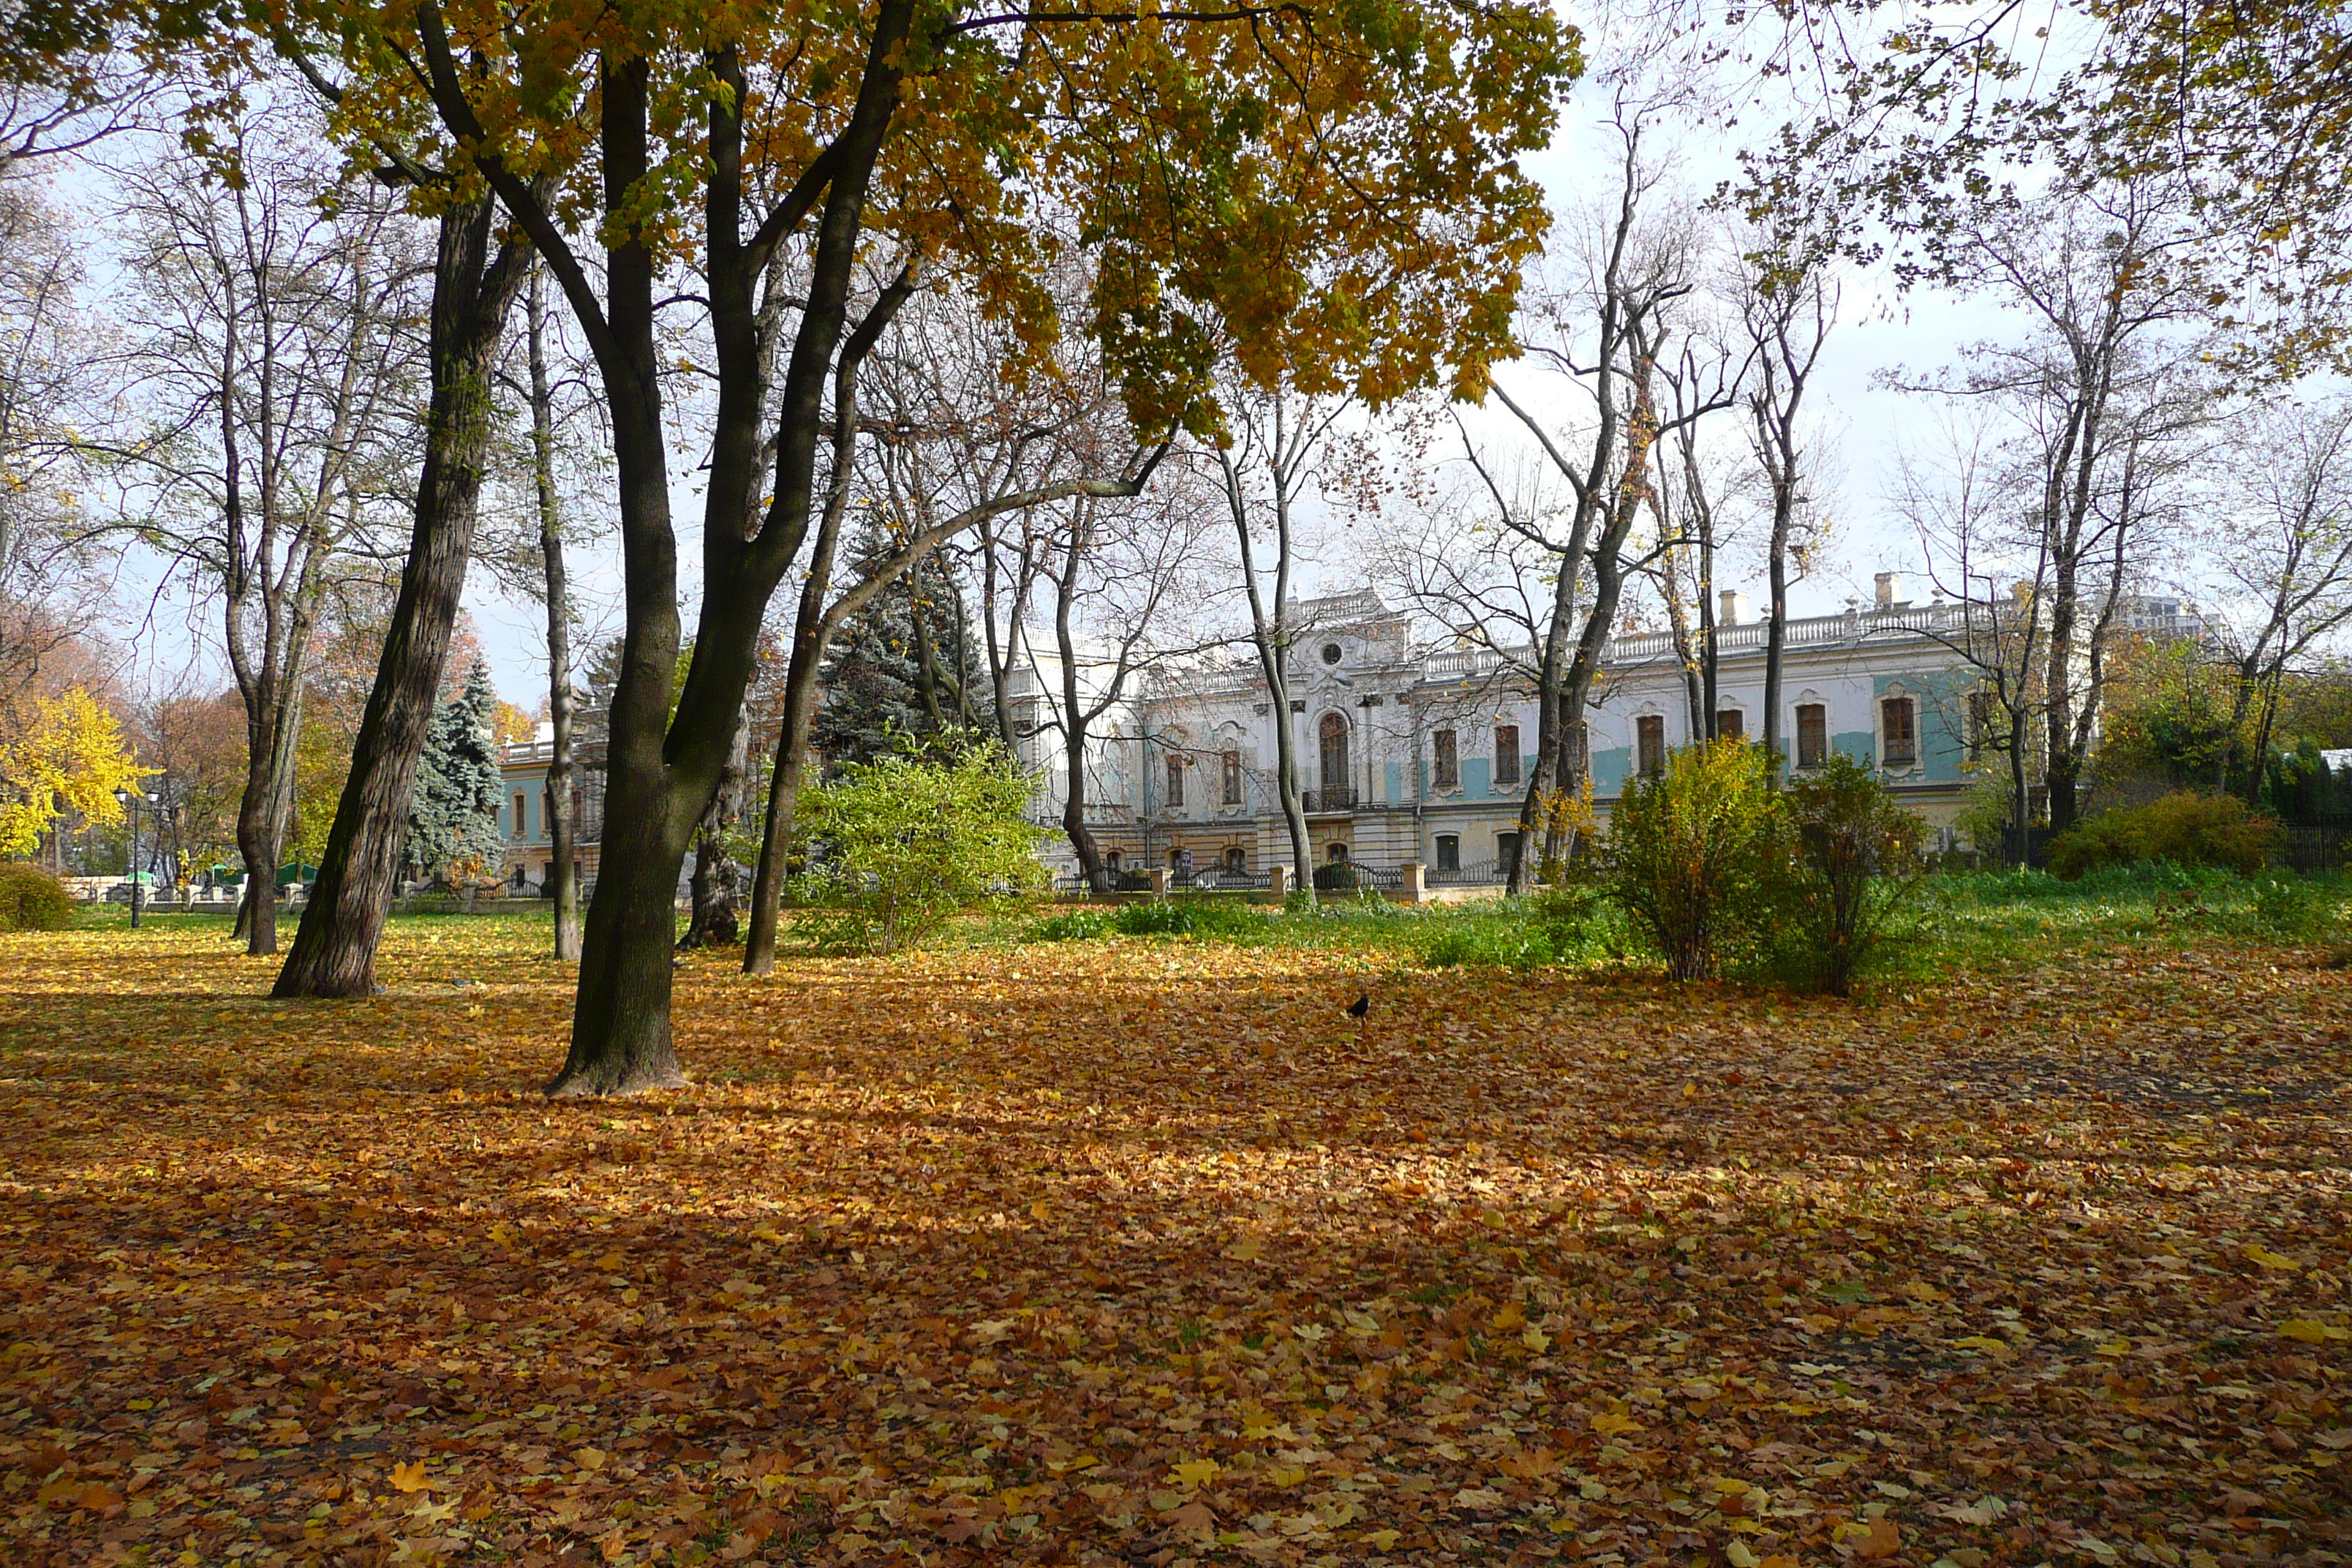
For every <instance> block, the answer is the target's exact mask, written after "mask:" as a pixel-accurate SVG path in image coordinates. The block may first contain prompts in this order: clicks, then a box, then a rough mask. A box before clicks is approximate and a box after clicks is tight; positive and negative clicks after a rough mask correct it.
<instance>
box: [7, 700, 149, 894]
mask: <svg viewBox="0 0 2352 1568" xmlns="http://www.w3.org/2000/svg"><path fill="white" fill-rule="evenodd" d="M152 772H153V770H152V769H150V768H142V767H141V766H140V765H139V764H138V763H136V762H135V761H133V760H132V758H131V749H130V747H128V746H126V745H125V744H124V743H123V741H122V724H121V721H120V720H118V719H116V718H115V716H114V715H113V714H112V713H110V712H108V711H107V710H105V709H104V708H102V707H100V706H99V704H98V702H97V701H96V700H94V699H93V698H92V697H91V696H90V694H89V692H87V691H85V690H83V689H81V688H80V687H79V686H77V687H75V688H73V689H71V690H69V691H68V692H67V693H66V694H65V695H64V696H62V697H59V698H57V699H55V700H51V699H49V698H46V697H44V698H42V699H40V700H39V701H38V702H37V704H36V705H35V711H34V715H33V722H32V725H31V727H30V728H29V729H27V730H26V732H25V734H24V735H23V736H22V737H21V738H20V739H18V740H17V741H16V742H14V743H12V744H10V745H8V746H5V747H0V795H5V799H0V855H29V854H31V853H32V851H33V849H34V848H35V847H37V845H38V844H39V843H40V841H41V835H42V834H44V833H46V832H47V831H48V828H49V826H50V824H52V823H54V822H56V821H57V820H58V819H59V818H60V817H63V816H68V815H72V816H79V817H80V818H81V819H82V820H83V821H85V822H95V823H115V822H120V821H121V820H122V804H121V802H120V801H118V800H116V799H115V798H114V792H115V791H116V790H119V789H131V788H133V787H135V786H136V785H137V784H139V782H140V781H141V780H142V779H144V778H145V777H147V776H148V775H149V774H150V773H152Z"/></svg>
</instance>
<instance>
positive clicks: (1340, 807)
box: [1298, 784, 1356, 816]
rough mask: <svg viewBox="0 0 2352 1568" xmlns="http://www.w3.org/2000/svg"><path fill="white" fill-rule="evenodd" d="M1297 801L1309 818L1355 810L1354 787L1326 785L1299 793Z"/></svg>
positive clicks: (1351, 785)
mask: <svg viewBox="0 0 2352 1568" xmlns="http://www.w3.org/2000/svg"><path fill="white" fill-rule="evenodd" d="M1298 799H1299V805H1301V806H1302V807H1303V808H1304V809H1305V810H1306V812H1307V815H1308V816H1318V815H1325V814H1328V813H1331V812H1336V811H1353V810H1355V809H1356V786H1355V785H1353V784H1326V785H1325V786H1324V787H1323V788H1321V789H1309V790H1301V791H1299V793H1298Z"/></svg>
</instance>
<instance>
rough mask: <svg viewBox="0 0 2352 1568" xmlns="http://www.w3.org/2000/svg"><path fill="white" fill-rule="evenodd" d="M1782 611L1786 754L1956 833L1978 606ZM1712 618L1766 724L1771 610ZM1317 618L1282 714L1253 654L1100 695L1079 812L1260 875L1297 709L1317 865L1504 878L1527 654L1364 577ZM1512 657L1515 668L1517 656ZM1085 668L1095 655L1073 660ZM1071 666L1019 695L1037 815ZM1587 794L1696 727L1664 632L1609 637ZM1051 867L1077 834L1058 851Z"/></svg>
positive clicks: (1273, 848)
mask: <svg viewBox="0 0 2352 1568" xmlns="http://www.w3.org/2000/svg"><path fill="white" fill-rule="evenodd" d="M1896 591H1897V580H1896V579H1895V578H1894V577H1893V576H1892V574H1887V575H1885V576H1882V578H1881V580H1880V584H1879V594H1878V598H1877V602H1876V603H1875V604H1874V605H1872V606H1871V607H1869V608H1867V609H1863V608H1859V607H1857V608H1855V609H1853V610H1849V611H1847V612H1845V613H1843V614H1842V615H1832V616H1809V617H1806V618H1804V619H1801V620H1791V621H1790V623H1789V626H1788V637H1787V643H1786V651H1785V654H1784V662H1783V665H1782V671H1781V679H1782V689H1783V693H1784V695H1783V698H1782V701H1783V703H1784V710H1783V712H1782V715H1781V726H1780V728H1781V733H1782V735H1783V737H1784V741H1783V744H1784V746H1785V747H1787V748H1788V749H1789V750H1790V752H1792V756H1791V762H1792V765H1793V766H1794V767H1795V768H1796V769H1798V770H1800V771H1801V770H1804V769H1807V768H1811V767H1816V766H1819V765H1821V763H1823V762H1824V761H1826V760H1827V758H1828V757H1829V756H1831V755H1832V753H1843V754H1844V755H1847V756H1851V757H1853V758H1855V759H1856V760H1858V761H1860V762H1861V763H1864V764H1865V765H1866V766H1868V767H1870V768H1872V769H1873V770H1874V771H1875V772H1877V773H1878V774H1879V775H1880V776H1881V777H1882V778H1884V779H1885V781H1886V782H1887V783H1888V784H1889V785H1890V786H1891V787H1892V788H1893V789H1894V791H1895V795H1896V796H1897V798H1898V799H1900V800H1901V801H1902V802H1903V804H1904V805H1906V807H1907V808H1909V809H1910V810H1913V811H1916V812H1917V813H1919V814H1920V815H1921V816H1924V817H1925V818H1926V819H1927V821H1928V822H1929V823H1930V824H1931V825H1933V826H1937V827H1938V828H1939V829H1942V830H1943V832H1942V837H1944V839H1945V841H1946V842H1950V841H1951V837H1952V836H1951V833H1950V830H1949V825H1950V823H1951V822H1952V820H1953V818H1954V817H1955V816H1957V815H1958V812H1959V811H1960V810H1961V808H1962V807H1963V805H1965V804H1966V802H1967V798H1968V795H1969V788H1970V786H1971V784H1973V782H1974V779H1973V775H1972V773H1970V772H1969V762H1970V746H1971V742H1970V738H1969V727H1970V720H1969V693H1970V692H1971V691H1972V690H1973V689H1975V685H1976V682H1975V680H1974V678H1973V673H1972V672H1971V671H1970V670H1969V668H1968V666H1967V664H1966V661H1965V660H1964V659H1963V658H1961V657H1960V656H1959V654H1958V652H1956V651H1955V648H1954V646H1953V645H1954V643H1956V642H1958V641H1959V640H1961V639H1963V638H1964V637H1965V636H1966V632H1967V621H1966V612H1965V611H1964V610H1963V609H1962V608H1961V607H1960V606H1958V605H1948V604H1942V603H1936V604H1928V605H1915V604H1913V603H1911V602H1909V601H1907V600H1898V599H1897V598H1896V597H1895V592H1896ZM1724 611H1725V619H1724V620H1723V621H1720V622H1719V623H1718V625H1717V632H1716V637H1717V648H1718V651H1719V671H1718V693H1717V711H1718V713H1719V715H1720V720H1719V728H1720V730H1721V731H1723V732H1724V733H1727V734H1740V735H1745V736H1747V737H1748V738H1750V739H1754V738H1756V737H1759V736H1760V735H1761V734H1762V732H1763V728H1764V725H1763V711H1762V703H1763V697H1764V692H1763V685H1764V641H1765V633H1766V631H1767V629H1768V628H1767V627H1766V626H1765V625H1763V624H1762V623H1760V622H1757V621H1752V620H1748V619H1746V618H1745V617H1744V616H1743V615H1742V613H1741V605H1740V603H1739V600H1738V596H1737V595H1725V596H1724ZM1293 618H1294V619H1295V620H1297V621H1298V622H1301V623H1304V624H1307V625H1309V626H1314V627H1315V628H1317V629H1316V630H1314V631H1313V632H1312V633H1311V634H1310V635H1308V636H1307V637H1304V638H1303V639H1302V640H1301V641H1300V642H1299V644H1298V645H1297V648H1296V650H1295V657H1296V662H1295V664H1294V666H1293V668H1292V669H1291V672H1290V685H1291V698H1290V711H1289V712H1288V713H1286V714H1276V713H1275V712H1273V710H1272V704H1271V703H1270V701H1269V700H1268V699H1267V696H1266V691H1265V682H1264V680H1263V679H1262V678H1261V677H1260V675H1259V672H1258V670H1257V668H1256V665H1255V659H1254V658H1250V659H1244V660H1236V661H1234V663H1233V664H1232V665H1231V666H1229V667H1227V668H1224V669H1223V671H1222V672H1211V673H1207V674H1201V673H1197V672H1196V673H1192V674H1190V675H1186V676H1181V677H1179V676H1171V675H1154V676H1152V677H1150V679H1144V680H1142V681H1141V682H1140V683H1139V687H1138V689H1137V690H1136V692H1135V693H1134V695H1133V696H1132V697H1131V698H1130V699H1129V700H1126V701H1124V702H1122V703H1120V704H1119V705H1118V706H1117V707H1116V708H1115V709H1114V710H1112V711H1111V712H1109V713H1108V714H1106V716H1105V718H1104V719H1103V720H1102V721H1100V723H1099V725H1098V727H1097V728H1098V731H1099V733H1098V734H1097V736H1096V737H1095V738H1093V740H1092V742H1091V744H1090V746H1089V752H1088V757H1087V796H1088V802H1087V823H1088V826H1090V827H1091V828H1092V829H1093V831H1094V832H1095V834H1096V836H1097V841H1098V842H1099V844H1100V846H1101V847H1102V848H1103V850H1104V851H1105V852H1106V856H1107V858H1110V859H1111V860H1112V863H1113V864H1114V865H1116V866H1118V867H1120V868H1130V869H1131V868H1144V867H1158V866H1167V867H1173V868H1180V869H1190V870H1192V871H1193V872H1194V873H1195V874H1196V875H1197V874H1199V873H1202V872H1206V871H1209V870H1211V869H1213V868H1216V869H1226V870H1231V871H1234V872H1252V873H1254V872H1256V871H1259V870H1261V869H1262V868H1265V867H1268V866H1272V865H1276V864H1287V863H1288V861H1289V858H1290V847H1289V833H1288V829H1287V827H1286V825H1285V823H1284V820H1283V817H1282V815H1281V808H1280V805H1279V801H1278V798H1277V795H1276V785H1275V769H1276V757H1275V726H1276V724H1281V723H1286V724H1288V725H1289V726H1290V727H1291V732H1292V737H1293V742H1294V744H1295V745H1296V747H1297V759H1298V764H1297V767H1298V781H1299V785H1300V789H1301V792H1302V795H1303V796H1304V804H1305V806H1306V811H1307V828H1308V834H1309V837H1310V839H1311V841H1312V846H1313V854H1314V858H1315V859H1316V861H1317V862H1318V864H1322V863H1327V862H1329V861H1335V860H1353V861H1357V862H1360V863H1363V864H1368V865H1373V866H1383V867H1385V866H1395V865H1399V864H1402V863H1404V862H1407V861H1414V860H1417V861H1419V862H1421V863H1422V864H1423V865H1424V866H1425V867H1427V868H1428V869H1429V875H1430V879H1431V881H1432V882H1433V883H1438V884H1443V883H1445V882H1448V881H1455V882H1477V881H1484V880H1496V879H1501V878H1502V877H1503V876H1504V875H1505V874H1506V873H1507V868H1508V866H1509V862H1510V858H1511V856H1512V853H1513V850H1514V847H1515V841H1516V836H1517V831H1518V811H1519V804H1520V801H1521V799H1522V797H1523V795H1524V794H1525V792H1526V789H1527V782H1528V774H1529V772H1530V770H1532V769H1533V767H1534V765H1535V751H1536V734H1537V731H1536V712H1535V703H1534V693H1533V691H1532V690H1531V689H1529V688H1528V682H1527V681H1526V679H1525V677H1524V674H1523V673H1521V672H1520V671H1518V670H1515V669H1514V668H1512V665H1513V663H1514V662H1515V661H1510V660H1507V659H1505V658H1502V657H1501V656H1499V655H1497V654H1496V653H1494V652H1492V651H1490V650H1486V649H1478V648H1460V649H1443V650H1432V649H1425V648H1424V649H1415V648H1413V647H1412V646H1411V643H1410V637H1409V626H1408V623H1407V621H1406V619H1405V617H1404V616H1402V615H1401V614H1399V613H1397V612H1395V611H1393V610H1391V609H1390V608H1389V607H1388V606H1386V605H1382V604H1381V601H1380V600H1379V599H1378V598H1377V596H1375V595H1372V594H1370V593H1358V594H1350V595H1338V596H1336V597H1333V598H1329V599H1324V600H1318V601H1311V602H1307V603H1303V604H1300V605H1297V606H1296V609H1295V611H1294V617H1293ZM1517 662H1518V663H1519V664H1520V665H1521V667H1522V668H1523V667H1524V661H1517ZM1080 675H1081V682H1080V684H1081V687H1082V689H1094V690H1097V691H1098V690H1099V689H1100V684H1099V682H1100V671H1099V670H1098V669H1095V668H1088V667H1087V665H1086V663H1085V661H1083V660H1082V661H1081V670H1080ZM1060 683H1061V675H1060V668H1059V662H1058V660H1057V659H1055V658H1053V657H1052V656H1051V655H1044V656H1041V657H1038V658H1033V659H1032V661H1031V668H1028V669H1025V670H1024V671H1022V672H1021V679H1017V680H1016V681H1015V683H1014V687H1013V711H1014V717H1015V719H1016V720H1017V721H1019V723H1020V725H1021V728H1022V730H1023V732H1024V734H1028V735H1030V736H1031V737H1032V740H1031V742H1028V743H1025V744H1024V760H1025V761H1027V762H1028V763H1030V764H1031V765H1033V766H1036V767H1039V768H1041V769H1042V770H1043V771H1042V773H1041V776H1040V784H1039V789H1038V794H1037V796H1036V798H1035V803H1034V815H1035V817H1036V820H1037V821H1038V822H1039V823H1040V824H1041V825H1045V826H1055V827H1058V826H1060V823H1061V819H1062V806H1063V803H1064V800H1065V798H1066V796H1065V795H1064V781H1063V776H1062V768H1063V764H1062V761H1061V747H1060V742H1059V737H1058V732H1057V725H1058V718H1057V716H1058V714H1059V711H1060V707H1061V699H1060ZM1586 725H1587V731H1586V744H1587V745H1588V746H1589V747H1590V748H1591V750H1590V756H1591V769H1592V779H1593V787H1594V795H1595V799H1596V805H1598V806H1599V807H1600V809H1601V812H1602V814H1603V816H1605V815H1606V813H1607V810H1608V807H1609V805H1610V804H1611V803H1612V801H1613V800H1614V799H1615V798H1616V797H1617V796H1618V795H1620V794H1621V793H1622V791H1623V789H1624V786H1625V782H1626V781H1627V780H1628V779H1629V778H1632V777H1633V776H1634V775H1635V774H1637V773H1646V772H1651V771H1654V770H1656V769H1657V768H1660V767H1663V766H1664V761H1665V757H1666V753H1667V752H1669V751H1670V750H1672V749H1673V748H1675V747H1677V746H1683V745H1687V744H1689V743H1690V742H1691V740H1692V739H1693V733H1692V731H1693V725H1692V722H1691V703H1690V697H1689V688H1688V685H1687V684H1686V682H1685V676H1684V670H1683V668H1682V666H1681V664H1680V662H1679V661H1678V660H1677V658H1676V657H1675V646H1674V640H1673V638H1672V637H1671V636H1670V635H1668V634H1665V633H1652V634H1643V635H1639V636H1631V637H1616V638H1613V639H1612V641H1611V643H1610V645H1609V648H1608V651H1607V654H1606V656H1605V661H1604V664H1603V669H1602V679H1601V687H1600V701H1599V705H1598V706H1597V707H1595V708H1592V709H1591V710H1588V712H1587V715H1586ZM1046 854H1047V857H1048V858H1049V860H1050V861H1051V862H1052V863H1053V864H1054V866H1055V869H1056V871H1057V872H1060V873H1062V874H1065V875H1066V874H1070V873H1073V872H1075V871H1076V858H1075V856H1074V854H1073V852H1072V851H1071V849H1070V847H1069V844H1068V842H1067V840H1066V838H1062V839H1057V840H1056V841H1055V842H1053V843H1051V844H1049V845H1048V846H1047V848H1046Z"/></svg>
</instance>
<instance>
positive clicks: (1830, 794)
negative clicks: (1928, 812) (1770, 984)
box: [1776, 754, 1927, 996]
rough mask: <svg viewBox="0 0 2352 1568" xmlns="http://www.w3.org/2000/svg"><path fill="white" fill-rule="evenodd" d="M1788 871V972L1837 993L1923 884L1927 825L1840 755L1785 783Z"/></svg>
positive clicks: (1784, 944) (1782, 892)
mask: <svg viewBox="0 0 2352 1568" xmlns="http://www.w3.org/2000/svg"><path fill="white" fill-rule="evenodd" d="M1787 801H1788V826H1789V834H1788V837H1787V850H1788V861H1787V869H1786V871H1785V873H1784V875H1783V877H1782V878H1781V879H1780V882H1779V885H1778V887H1777V889H1776V892H1777V894H1778V900H1777V901H1778V902H1779V903H1780V905H1781V907H1782V908H1783V909H1784V910H1785V911H1786V914H1787V919H1786V920H1785V921H1780V922H1776V925H1777V929H1778V933H1779V935H1780V942H1778V943H1776V945H1777V946H1778V947H1779V948H1780V952H1781V953H1782V954H1783V955H1784V961H1783V962H1784V966H1785V967H1787V968H1789V969H1790V970H1793V971H1794V972H1795V973H1797V974H1799V975H1800V976H1801V977H1802V978H1803V980H1804V981H1805V982H1806V983H1807V984H1810V985H1811V986H1813V987H1815V988H1817V989H1819V990H1822V991H1826V992H1828V993H1829V994H1831V995H1832V996H1843V995H1847V994H1850V993H1851V992H1852V991H1853V982H1854V979H1855V977H1856V976H1857V975H1859V974H1860V973H1862V971H1863V970H1864V967H1866V966H1867V965H1868V964H1869V963H1870V961H1871V959H1872V958H1873V957H1874V955H1875V954H1876V952H1878V950H1879V949H1880V947H1881V946H1882V945H1883V944H1884V942H1885V939H1886V934H1887V929H1888V926H1889V924H1890V923H1891V922H1892V921H1894V919H1895V916H1896V914H1897V913H1898V912H1899V911H1900V910H1902V908H1903V906H1904V904H1905V903H1906V901H1907V900H1909V899H1910V897H1911V895H1912V894H1913V893H1914V892H1915V891H1916V889H1917V888H1918V883H1919V877H1920V874H1921V869H1920V865H1921V863H1920V856H1919V847H1920V841H1921V840H1922V839H1923V838H1924V837H1926V836H1927V826H1926V824H1924V823H1922V822H1921V821H1920V820H1919V819H1918V818H1917V817H1916V816H1912V815H1911V814H1910V813H1909V812H1907V811H1905V810H1904V809H1903V808H1902V807H1900V806H1898V805H1895V795H1894V792H1892V791H1891V790H1889V789H1888V788H1887V787H1886V785H1885V784H1884V783H1882V782H1881V781H1880V780H1879V779H1878V778H1877V777H1876V776H1874V774H1873V773H1871V771H1870V770H1869V769H1868V768H1865V767H1864V766H1863V765H1862V764H1861V763H1857V762H1855V761H1854V760H1853V758H1852V757H1848V756H1845V755H1843V754H1839V755H1835V756H1832V757H1831V758H1830V759H1829V763H1828V765H1827V766H1825V767H1822V768H1820V769H1817V770H1809V771H1808V772H1807V773H1804V774H1802V775H1801V776H1800V777H1799V778H1797V779H1796V780H1795V781H1794V782H1793V783H1791V784H1790V786H1789V790H1788V795H1787Z"/></svg>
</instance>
